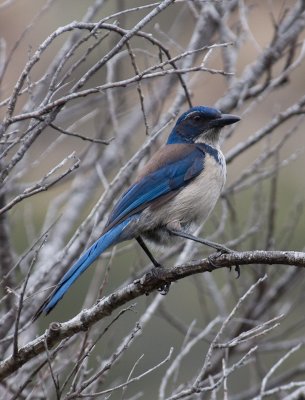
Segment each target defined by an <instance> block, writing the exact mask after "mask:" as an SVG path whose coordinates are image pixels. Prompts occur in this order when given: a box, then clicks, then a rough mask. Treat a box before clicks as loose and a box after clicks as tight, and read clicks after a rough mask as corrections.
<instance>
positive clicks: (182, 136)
mask: <svg viewBox="0 0 305 400" xmlns="http://www.w3.org/2000/svg"><path fill="white" fill-rule="evenodd" d="M239 120H240V118H239V117H237V116H235V115H230V114H222V113H221V112H220V111H219V110H217V109H215V108H210V107H204V106H197V107H192V108H191V109H190V110H188V111H187V112H185V113H184V114H182V115H181V116H180V117H179V118H178V120H177V122H176V125H175V126H174V128H173V130H172V131H171V133H170V135H169V137H168V140H167V142H166V144H165V145H164V146H163V147H161V148H160V149H159V150H158V151H157V152H156V153H155V154H154V155H153V157H152V158H151V159H150V161H149V162H148V163H147V164H146V166H144V168H143V169H142V171H141V172H140V174H139V175H138V177H137V179H136V181H135V183H134V184H133V185H131V186H130V187H129V189H128V190H127V191H126V192H125V193H124V194H123V195H122V196H121V198H120V199H119V200H118V202H117V204H116V205H115V207H114V208H113V210H112V212H111V214H110V216H109V219H108V222H107V224H106V226H105V228H104V231H103V233H102V235H101V237H100V238H99V239H98V240H97V241H96V242H95V243H94V244H93V245H92V246H91V247H90V248H89V249H88V250H86V251H85V252H84V254H83V255H82V256H81V257H80V258H79V260H78V261H76V262H75V264H74V265H73V266H72V267H71V268H70V269H69V270H68V271H67V272H66V273H65V275H64V276H63V277H62V279H61V280H60V281H59V283H58V284H57V286H56V288H55V289H54V291H53V293H51V295H50V296H49V297H48V299H47V300H46V301H45V302H44V303H43V304H42V306H41V307H40V309H39V310H38V311H37V313H36V316H35V317H36V318H37V317H38V316H39V315H40V314H41V313H42V312H45V313H46V314H48V313H49V312H50V311H51V310H52V309H53V308H54V307H55V306H56V304H57V303H58V302H59V300H60V299H61V298H62V297H63V296H64V294H65V293H66V291H67V290H68V289H69V288H70V286H71V285H72V284H73V282H74V281H75V280H76V279H77V278H78V277H79V276H80V275H81V274H82V273H83V272H84V271H85V270H86V269H87V268H88V267H89V266H90V265H91V264H92V263H93V262H94V261H95V260H96V259H97V258H98V257H99V256H100V254H102V253H103V252H104V251H105V250H106V249H107V248H108V247H110V246H113V245H115V244H117V243H120V242H122V241H124V240H130V239H133V238H135V239H136V240H137V241H138V243H139V244H140V246H141V247H142V248H143V250H144V251H145V253H146V254H147V256H148V257H149V258H150V260H151V261H152V263H153V265H154V267H160V264H159V263H158V262H157V261H156V260H155V258H154V257H153V255H152V253H151V252H150V250H149V249H148V247H147V245H146V243H145V241H144V240H148V241H150V242H154V243H156V244H159V245H163V246H164V245H167V244H170V243H171V242H172V241H173V239H174V238H177V237H183V238H186V239H190V240H194V241H196V242H199V243H203V244H205V245H208V246H210V247H212V248H214V249H216V250H217V251H222V252H223V251H224V252H228V251H230V250H229V249H228V248H226V247H224V246H222V245H220V244H217V243H214V242H210V241H208V240H204V239H201V238H198V237H196V236H194V235H192V232H193V231H194V229H195V228H196V223H199V222H200V223H202V222H203V221H204V220H205V219H206V218H207V217H208V215H209V214H210V212H211V211H212V210H213V208H214V206H215V204H216V202H217V199H218V198H219V195H220V193H221V190H222V188H223V186H224V183H225V179H226V163H225V158H224V156H223V154H222V152H221V151H220V147H219V136H220V130H221V128H223V127H224V126H226V125H230V124H234V123H235V122H237V121H239Z"/></svg>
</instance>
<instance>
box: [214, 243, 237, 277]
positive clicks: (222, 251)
mask: <svg viewBox="0 0 305 400" xmlns="http://www.w3.org/2000/svg"><path fill="white" fill-rule="evenodd" d="M230 253H234V251H233V250H231V249H229V248H228V247H225V246H223V247H222V248H220V249H218V250H217V252H216V253H214V254H211V255H210V256H209V257H208V261H209V263H210V264H211V265H212V267H214V268H217V266H218V265H217V263H216V261H217V258H218V257H219V256H221V255H222V254H230ZM229 268H230V271H231V269H232V267H229ZM234 270H235V272H236V279H238V278H239V277H240V266H239V265H238V264H236V265H235V268H234Z"/></svg>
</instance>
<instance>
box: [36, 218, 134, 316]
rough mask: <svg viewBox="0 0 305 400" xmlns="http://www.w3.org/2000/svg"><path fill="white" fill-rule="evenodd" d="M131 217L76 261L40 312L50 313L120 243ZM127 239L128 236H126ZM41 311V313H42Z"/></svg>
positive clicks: (110, 231) (105, 235)
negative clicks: (79, 278) (99, 258)
mask: <svg viewBox="0 0 305 400" xmlns="http://www.w3.org/2000/svg"><path fill="white" fill-rule="evenodd" d="M128 223H129V219H127V220H125V221H123V222H122V223H121V224H119V225H117V226H115V227H113V228H112V229H110V230H109V231H108V232H106V233H105V234H104V235H103V236H101V237H100V238H99V239H98V240H97V241H96V242H95V243H93V245H92V246H91V247H90V248H89V249H88V250H87V251H86V252H85V253H84V254H83V255H82V256H81V257H80V258H79V259H78V260H77V261H76V263H75V264H74V265H73V266H72V267H71V268H70V269H69V270H68V271H67V272H66V273H65V275H64V276H63V277H62V278H61V280H60V282H59V283H58V285H57V289H56V290H55V292H54V293H53V294H52V295H51V298H50V299H49V300H48V302H47V304H44V305H43V306H42V309H41V310H40V312H45V313H46V314H48V313H49V312H50V311H51V310H52V309H53V308H54V307H55V306H56V304H57V303H58V302H59V300H60V299H61V298H62V297H63V296H64V294H65V293H66V292H67V290H68V289H69V288H70V286H71V285H72V284H73V283H74V282H75V281H76V279H77V278H78V277H79V276H80V275H81V274H82V273H83V272H84V271H85V270H86V269H87V268H88V267H89V266H90V265H91V264H92V263H93V262H94V261H95V260H96V259H97V258H98V257H99V256H100V255H101V254H102V253H103V252H104V251H105V250H106V249H107V248H108V247H110V246H111V245H114V244H116V243H119V242H120V241H121V240H120V236H121V233H122V232H123V230H124V229H125V227H126V226H127V225H128ZM124 240H126V237H124ZM40 312H39V313H40Z"/></svg>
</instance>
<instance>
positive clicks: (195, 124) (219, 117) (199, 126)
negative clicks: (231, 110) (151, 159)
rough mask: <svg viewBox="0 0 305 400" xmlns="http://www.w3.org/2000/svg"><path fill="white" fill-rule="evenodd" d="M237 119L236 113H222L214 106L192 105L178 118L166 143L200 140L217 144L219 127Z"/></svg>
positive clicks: (196, 141) (195, 141) (232, 122)
mask: <svg viewBox="0 0 305 400" xmlns="http://www.w3.org/2000/svg"><path fill="white" fill-rule="evenodd" d="M239 120H240V118H239V117H237V116H236V115H231V114H222V113H221V111H219V110H217V109H216V108H211V107H204V106H197V107H192V108H190V109H189V110H188V111H186V112H185V113H183V114H182V115H181V116H180V117H179V118H178V120H177V122H176V125H175V126H174V128H173V130H172V132H171V133H170V135H169V137H168V140H167V144H174V143H198V142H199V143H200V142H201V143H208V144H211V145H217V144H218V141H219V133H220V130H221V128H223V127H224V126H226V125H230V124H234V123H235V122H237V121H239Z"/></svg>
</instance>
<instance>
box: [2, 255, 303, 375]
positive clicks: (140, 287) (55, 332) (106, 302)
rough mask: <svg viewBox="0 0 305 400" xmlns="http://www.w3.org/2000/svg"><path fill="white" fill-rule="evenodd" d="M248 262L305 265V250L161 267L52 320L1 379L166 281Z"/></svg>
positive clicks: (10, 361) (7, 364) (7, 363)
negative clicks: (66, 318)
mask: <svg viewBox="0 0 305 400" xmlns="http://www.w3.org/2000/svg"><path fill="white" fill-rule="evenodd" d="M237 264H238V265H248V264H285V265H294V266H297V267H305V253H302V252H297V251H263V250H257V251H246V252H232V253H230V254H222V255H221V256H219V257H217V258H214V259H213V263H212V264H211V263H210V261H209V259H207V258H205V259H202V260H197V261H193V262H189V263H186V264H183V265H180V266H177V267H174V268H170V269H165V268H164V269H161V268H160V270H158V274H151V273H147V274H146V275H145V276H144V277H143V278H142V279H139V280H136V281H134V282H132V283H130V284H129V285H127V286H125V287H123V288H121V289H118V290H117V291H115V292H114V293H112V294H110V295H109V296H107V297H105V298H104V299H102V300H100V301H98V302H97V303H96V304H95V305H94V306H93V307H91V308H90V309H88V310H86V309H84V310H83V311H81V312H80V313H79V314H78V315H77V316H76V317H74V318H72V319H71V320H70V321H67V322H64V323H59V322H53V323H52V324H50V326H49V329H48V330H47V331H46V332H45V334H44V335H41V336H39V337H38V338H36V339H35V340H33V341H32V342H30V343H28V344H27V345H25V346H24V347H22V348H20V349H19V351H18V353H17V354H16V356H15V357H13V356H10V357H8V358H7V359H6V360H4V361H3V362H2V363H1V364H0V379H1V380H2V379H4V378H6V377H8V376H9V375H10V374H12V373H13V372H14V371H16V370H18V369H19V368H20V367H21V366H22V365H24V364H26V363H27V362H28V361H29V360H31V359H32V358H34V357H36V356H37V355H38V354H41V353H43V352H44V351H45V343H47V345H48V348H52V347H54V346H55V344H56V343H58V342H59V341H60V340H63V339H65V338H68V337H72V336H73V335H75V334H76V333H78V332H82V331H86V330H87V329H88V328H89V327H90V326H92V325H93V324H94V323H96V322H97V321H99V320H101V319H103V318H104V317H107V316H109V315H111V314H112V312H113V311H114V310H116V309H117V308H118V307H120V306H122V305H124V304H126V303H127V302H128V301H130V300H133V299H135V298H137V297H139V296H141V295H144V294H145V295H147V294H149V293H151V292H153V291H155V290H156V289H158V288H159V287H160V286H161V285H162V283H163V284H164V281H166V282H174V281H177V280H180V279H182V278H184V277H186V276H189V275H194V274H198V273H201V272H207V271H209V272H211V271H214V270H216V269H219V268H228V267H232V266H235V265H237Z"/></svg>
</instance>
